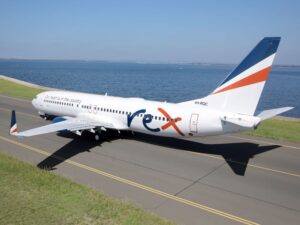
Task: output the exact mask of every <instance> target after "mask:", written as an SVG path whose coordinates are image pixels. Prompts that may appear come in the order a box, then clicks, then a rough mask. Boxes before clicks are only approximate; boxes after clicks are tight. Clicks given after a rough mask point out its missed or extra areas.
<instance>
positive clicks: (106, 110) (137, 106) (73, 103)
mask: <svg viewBox="0 0 300 225" xmlns="http://www.w3.org/2000/svg"><path fill="white" fill-rule="evenodd" d="M32 104H33V106H34V107H35V108H36V109H37V110H38V112H39V113H40V114H41V115H53V116H59V117H60V116H61V117H79V116H85V117H90V118H93V119H94V120H97V118H99V120H100V119H101V120H102V119H103V118H113V119H115V120H117V121H118V122H119V123H120V124H121V126H120V127H122V130H131V131H137V132H142V133H147V134H152V135H159V136H169V137H191V136H209V135H218V134H223V133H229V132H238V131H241V130H245V129H243V128H241V127H240V126H235V125H234V124H231V123H224V122H223V121H222V120H221V119H220V116H221V115H222V113H223V112H221V111H217V110H213V109H209V108H208V107H206V106H202V105H189V106H188V107H187V106H186V105H181V104H175V103H167V102H158V101H148V100H144V99H142V98H122V97H111V96H106V95H96V94H87V93H79V92H69V91H47V92H43V93H41V94H38V95H37V97H36V98H35V99H33V101H32Z"/></svg>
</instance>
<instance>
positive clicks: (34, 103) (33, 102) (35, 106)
mask: <svg viewBox="0 0 300 225" xmlns="http://www.w3.org/2000/svg"><path fill="white" fill-rule="evenodd" d="M31 104H32V105H33V107H34V108H37V106H38V100H37V98H34V99H33V100H32V101H31Z"/></svg>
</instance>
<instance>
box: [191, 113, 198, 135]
mask: <svg viewBox="0 0 300 225" xmlns="http://www.w3.org/2000/svg"><path fill="white" fill-rule="evenodd" d="M198 117H199V114H196V113H193V114H192V115H191V120H190V132H191V133H197V131H198V129H197V124H198Z"/></svg>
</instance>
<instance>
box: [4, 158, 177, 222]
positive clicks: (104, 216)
mask: <svg viewBox="0 0 300 225" xmlns="http://www.w3.org/2000/svg"><path fill="white" fill-rule="evenodd" d="M0 177H1V179H0V199H1V204H0V224H30V225H34V224H38V225H40V224H44V225H47V224H110V225H113V224H125V225H127V224H128V225H129V224H130V225H136V224H145V225H148V224H149V225H150V224H151V225H163V224H172V223H171V222H168V221H166V220H163V219H161V218H159V217H157V216H155V215H153V214H151V213H149V212H146V211H144V210H142V209H139V208H137V207H135V206H133V205H132V204H129V203H128V202H125V201H120V200H113V199H112V198H110V197H107V196H105V195H104V194H101V193H99V192H97V191H95V190H93V189H91V188H89V187H85V186H83V185H80V184H77V183H74V182H72V181H70V180H68V179H66V178H63V177H60V176H58V175H56V174H54V173H50V172H48V171H44V170H41V169H38V168H36V167H34V166H32V165H29V164H27V163H24V162H21V161H19V160H16V159H14V158H12V157H9V156H7V155H5V154H2V153H0Z"/></svg>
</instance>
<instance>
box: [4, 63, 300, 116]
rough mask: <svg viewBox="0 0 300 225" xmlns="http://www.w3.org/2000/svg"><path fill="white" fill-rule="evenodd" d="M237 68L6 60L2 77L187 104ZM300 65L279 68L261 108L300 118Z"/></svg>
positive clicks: (44, 84)
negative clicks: (282, 110)
mask: <svg viewBox="0 0 300 225" xmlns="http://www.w3.org/2000/svg"><path fill="white" fill-rule="evenodd" d="M233 67H234V65H216V64H142V63H110V62H93V61H42V60H41V61H39V60H0V74H3V75H7V76H10V77H13V78H16V79H20V80H24V81H28V82H32V83H36V84H39V85H43V86H48V87H53V88H61V89H66V90H74V91H84V92H90V93H99V94H104V93H106V92H107V93H108V94H109V95H115V96H126V97H143V98H146V99H151V100H159V101H168V102H181V101H187V100H191V99H196V98H199V97H203V96H206V95H207V94H209V93H210V92H211V91H212V90H214V89H215V88H216V86H217V85H218V84H219V83H220V82H221V81H222V80H223V79H224V78H225V76H226V75H227V74H228V73H229V72H230V71H231V70H232V69H233ZM299 88H300V66H274V67H273V68H272V71H271V74H270V76H269V78H268V82H267V83H266V85H265V89H264V91H263V94H262V98H261V100H260V102H259V105H258V109H257V110H262V109H270V108H276V107H283V106H295V109H293V110H292V111H290V112H287V113H285V114H284V115H286V116H291V117H300V100H299V99H300V91H299Z"/></svg>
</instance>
